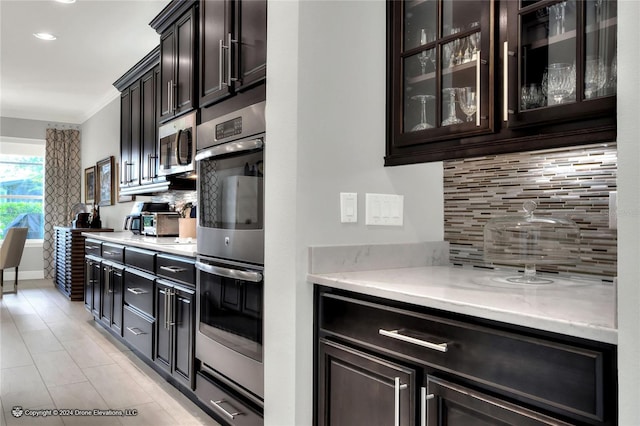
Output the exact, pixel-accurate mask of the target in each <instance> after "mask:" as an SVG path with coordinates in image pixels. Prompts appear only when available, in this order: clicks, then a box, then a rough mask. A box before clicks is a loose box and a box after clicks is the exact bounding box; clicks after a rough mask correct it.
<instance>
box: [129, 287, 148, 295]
mask: <svg viewBox="0 0 640 426" xmlns="http://www.w3.org/2000/svg"><path fill="white" fill-rule="evenodd" d="M127 291H128V292H130V293H133V294H135V295H138V294H147V293H148V291H144V290H142V289H141V288H129V287H127Z"/></svg>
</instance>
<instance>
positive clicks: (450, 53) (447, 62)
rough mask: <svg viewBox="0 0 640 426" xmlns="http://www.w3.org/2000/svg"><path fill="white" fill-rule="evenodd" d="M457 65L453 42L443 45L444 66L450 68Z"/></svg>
mask: <svg viewBox="0 0 640 426" xmlns="http://www.w3.org/2000/svg"><path fill="white" fill-rule="evenodd" d="M454 65H455V56H454V50H453V43H447V44H444V45H442V68H449V67H452V66H454Z"/></svg>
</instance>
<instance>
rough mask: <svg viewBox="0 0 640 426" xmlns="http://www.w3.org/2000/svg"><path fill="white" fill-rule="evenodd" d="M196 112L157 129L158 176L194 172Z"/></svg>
mask: <svg viewBox="0 0 640 426" xmlns="http://www.w3.org/2000/svg"><path fill="white" fill-rule="evenodd" d="M196 125H197V112H195V111H194V112H192V113H190V114H187V115H183V116H182V117H179V118H176V119H175V120H173V121H170V122H168V123H166V124H164V125H162V126H160V127H159V128H158V138H159V146H158V155H159V156H160V158H159V169H158V175H160V176H169V175H176V174H183V173H190V172H193V171H194V170H195V162H194V156H195V150H196Z"/></svg>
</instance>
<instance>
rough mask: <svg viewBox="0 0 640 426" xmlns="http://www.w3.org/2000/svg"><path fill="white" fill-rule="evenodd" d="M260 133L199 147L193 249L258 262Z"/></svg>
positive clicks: (261, 207)
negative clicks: (237, 139) (195, 226)
mask: <svg viewBox="0 0 640 426" xmlns="http://www.w3.org/2000/svg"><path fill="white" fill-rule="evenodd" d="M263 141H264V140H263V137H257V138H255V139H250V140H244V141H235V142H230V143H227V144H223V145H216V146H214V147H211V148H208V149H205V150H203V151H199V152H198V154H197V155H196V162H197V169H198V183H197V187H198V227H197V242H198V253H200V254H204V255H208V256H215V257H220V258H224V259H231V260H238V261H245V262H251V263H257V264H262V263H263V260H264V252H263V244H264V173H265V169H264V149H263V144H264V142H263Z"/></svg>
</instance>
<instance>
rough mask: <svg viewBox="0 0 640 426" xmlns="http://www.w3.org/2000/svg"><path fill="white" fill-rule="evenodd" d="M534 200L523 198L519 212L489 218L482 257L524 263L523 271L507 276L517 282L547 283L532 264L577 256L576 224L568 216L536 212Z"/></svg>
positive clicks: (566, 261) (569, 260)
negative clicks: (520, 211)
mask: <svg viewBox="0 0 640 426" xmlns="http://www.w3.org/2000/svg"><path fill="white" fill-rule="evenodd" d="M536 207H537V206H536V203H535V202H533V201H527V202H525V203H524V205H523V210H524V211H523V213H522V214H518V215H510V216H503V217H496V218H493V219H490V220H489V221H488V222H487V223H486V225H485V227H484V258H485V260H486V261H488V262H490V263H493V264H496V265H509V266H516V267H524V274H523V275H521V276H514V277H510V278H507V281H510V282H514V283H521V284H548V283H551V282H553V281H552V280H551V279H548V278H546V277H545V278H543V277H540V276H538V275H537V274H536V265H563V264H571V263H574V262H576V261H577V260H578V258H579V255H580V228H579V227H578V225H577V224H576V223H575V222H573V221H572V220H569V219H564V218H556V217H547V216H536V215H534V210H535V209H536Z"/></svg>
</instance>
